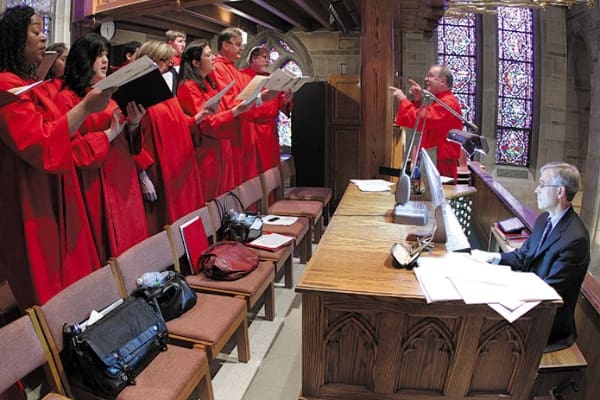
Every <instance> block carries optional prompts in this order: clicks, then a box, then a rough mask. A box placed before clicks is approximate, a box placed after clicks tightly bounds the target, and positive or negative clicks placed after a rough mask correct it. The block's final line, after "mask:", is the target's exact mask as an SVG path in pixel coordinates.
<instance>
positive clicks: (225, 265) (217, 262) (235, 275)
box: [198, 240, 258, 281]
mask: <svg viewBox="0 0 600 400" xmlns="http://www.w3.org/2000/svg"><path fill="white" fill-rule="evenodd" d="M198 264H199V265H198V270H202V272H204V274H205V275H206V276H208V277H209V278H211V279H216V280H222V281H233V280H236V279H239V278H241V277H243V276H246V275H248V274H249V273H250V272H252V271H254V269H256V267H257V266H258V255H257V254H256V252H255V251H254V250H252V249H251V248H249V247H247V246H245V245H243V244H242V243H238V242H234V241H229V240H225V241H222V242H217V243H215V244H213V245H212V246H210V247H209V248H207V249H206V250H204V252H203V253H202V255H201V256H200V259H199V260H198Z"/></svg>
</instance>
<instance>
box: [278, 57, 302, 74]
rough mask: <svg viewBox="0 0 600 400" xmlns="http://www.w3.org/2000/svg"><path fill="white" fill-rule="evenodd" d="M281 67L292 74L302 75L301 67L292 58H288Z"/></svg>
mask: <svg viewBox="0 0 600 400" xmlns="http://www.w3.org/2000/svg"><path fill="white" fill-rule="evenodd" d="M281 68H282V69H285V70H287V71H290V72H291V73H292V74H294V75H296V76H302V68H300V66H299V65H298V63H296V62H295V61H294V60H289V61H288V62H286V63H285V65H284V66H283V67H281Z"/></svg>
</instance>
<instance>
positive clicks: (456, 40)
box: [437, 14, 477, 121]
mask: <svg viewBox="0 0 600 400" xmlns="http://www.w3.org/2000/svg"><path fill="white" fill-rule="evenodd" d="M437 32H438V63H440V64H443V65H446V66H447V67H448V68H449V69H450V71H452V75H454V83H453V85H452V92H453V93H454V94H455V95H456V97H457V98H458V101H459V102H460V107H461V108H462V113H463V116H464V117H465V118H466V119H467V120H469V121H475V119H476V117H477V110H476V106H477V36H476V34H477V31H476V17H475V15H474V14H470V15H465V16H463V17H461V18H442V19H441V21H440V24H439V25H438V30H437Z"/></svg>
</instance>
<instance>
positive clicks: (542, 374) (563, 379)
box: [533, 343, 587, 400]
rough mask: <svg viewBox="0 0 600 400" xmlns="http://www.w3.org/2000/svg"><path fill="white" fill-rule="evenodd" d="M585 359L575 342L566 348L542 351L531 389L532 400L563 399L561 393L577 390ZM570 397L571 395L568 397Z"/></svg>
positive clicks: (585, 364) (585, 365) (585, 363)
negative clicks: (548, 351) (547, 351)
mask: <svg viewBox="0 0 600 400" xmlns="http://www.w3.org/2000/svg"><path fill="white" fill-rule="evenodd" d="M586 367H587V361H586V359H585V357H584V356H583V353H581V350H579V347H578V346H577V343H574V344H573V345H571V346H570V347H567V348H566V349H562V350H558V351H553V352H550V353H544V355H543V356H542V359H541V361H540V367H539V369H538V376H537V378H536V381H535V386H534V389H533V396H534V397H533V398H534V400H542V399H551V400H559V399H564V398H566V397H563V396H562V394H563V393H568V392H569V391H571V392H573V391H574V392H578V391H579V380H580V379H581V375H582V373H583V370H584V369H585V368H586ZM569 399H571V397H569Z"/></svg>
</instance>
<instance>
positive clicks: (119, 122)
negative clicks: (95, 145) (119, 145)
mask: <svg viewBox="0 0 600 400" xmlns="http://www.w3.org/2000/svg"><path fill="white" fill-rule="evenodd" d="M124 127H125V118H124V117H123V113H122V112H121V109H119V107H116V108H115V109H114V110H113V112H112V120H111V121H110V128H108V129H107V130H105V131H104V133H105V134H106V137H107V138H108V141H109V142H112V141H113V140H115V139H116V137H117V136H119V135H120V134H121V132H123V128H124Z"/></svg>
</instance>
